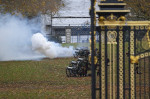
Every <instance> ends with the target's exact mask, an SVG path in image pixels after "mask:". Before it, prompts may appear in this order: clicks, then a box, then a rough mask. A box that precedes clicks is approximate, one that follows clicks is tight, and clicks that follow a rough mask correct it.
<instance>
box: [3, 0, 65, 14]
mask: <svg viewBox="0 0 150 99" xmlns="http://www.w3.org/2000/svg"><path fill="white" fill-rule="evenodd" d="M64 6H65V5H64V1H62V0H0V12H1V13H11V14H18V13H21V14H22V15H23V16H27V17H33V16H36V15H38V14H39V13H42V14H46V13H51V12H52V13H56V12H58V10H59V9H60V8H62V7H64Z"/></svg>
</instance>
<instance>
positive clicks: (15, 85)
mask: <svg viewBox="0 0 150 99" xmlns="http://www.w3.org/2000/svg"><path fill="white" fill-rule="evenodd" d="M71 60H75V59H74V58H58V59H52V60H50V59H43V60H41V61H9V62H0V99H31V98H32V99H90V98H91V96H90V95H91V92H90V88H91V87H90V86H91V85H90V83H91V78H90V77H71V78H68V77H66V74H65V68H66V66H67V65H68V64H69V62H70V61H71Z"/></svg>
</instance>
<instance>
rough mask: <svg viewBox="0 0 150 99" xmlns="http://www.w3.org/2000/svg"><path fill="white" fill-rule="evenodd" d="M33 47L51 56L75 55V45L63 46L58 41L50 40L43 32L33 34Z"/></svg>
mask: <svg viewBox="0 0 150 99" xmlns="http://www.w3.org/2000/svg"><path fill="white" fill-rule="evenodd" d="M31 41H32V49H33V50H35V51H37V52H39V53H42V54H44V55H45V56H47V57H49V58H57V57H71V56H73V53H74V50H73V47H69V48H67V47H62V46H61V45H60V44H58V43H54V42H49V41H48V40H47V39H46V38H45V37H44V36H43V35H42V34H41V33H36V34H34V35H33V36H32V39H31Z"/></svg>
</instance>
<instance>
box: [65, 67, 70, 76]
mask: <svg viewBox="0 0 150 99" xmlns="http://www.w3.org/2000/svg"><path fill="white" fill-rule="evenodd" d="M66 75H67V77H71V73H70V70H69V69H68V68H66Z"/></svg>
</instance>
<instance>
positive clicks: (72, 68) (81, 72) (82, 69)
mask: <svg viewBox="0 0 150 99" xmlns="http://www.w3.org/2000/svg"><path fill="white" fill-rule="evenodd" d="M87 70H88V59H86V58H78V60H77V61H71V63H70V64H69V66H68V67H67V68H66V75H67V77H76V76H86V75H87Z"/></svg>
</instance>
